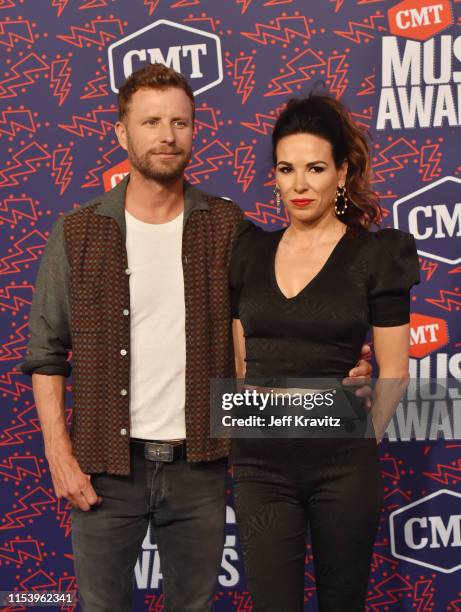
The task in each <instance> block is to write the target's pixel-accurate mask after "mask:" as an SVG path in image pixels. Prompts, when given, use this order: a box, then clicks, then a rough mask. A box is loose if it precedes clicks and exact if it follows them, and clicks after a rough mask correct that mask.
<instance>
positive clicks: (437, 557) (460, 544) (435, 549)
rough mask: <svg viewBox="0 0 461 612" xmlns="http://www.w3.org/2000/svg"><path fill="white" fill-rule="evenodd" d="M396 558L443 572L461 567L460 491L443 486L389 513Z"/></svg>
mask: <svg viewBox="0 0 461 612" xmlns="http://www.w3.org/2000/svg"><path fill="white" fill-rule="evenodd" d="M389 528H390V536H391V551H392V554H393V555H394V557H396V558H397V559H403V560H404V561H410V562H411V563H415V564H416V565H422V566H423V567H429V568H430V569H435V570H438V571H439V572H443V573H444V574H451V573H453V572H456V571H457V570H459V569H461V493H456V492H455V491H449V490H448V489H442V490H440V491H437V492H436V493H432V494H431V495H427V496H426V497H423V498H422V499H420V500H418V501H416V502H413V503H412V504H408V506H404V507H403V508H400V509H399V510H395V511H394V512H392V513H391V514H390V516H389Z"/></svg>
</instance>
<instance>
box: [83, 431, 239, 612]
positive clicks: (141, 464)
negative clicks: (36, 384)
mask: <svg viewBox="0 0 461 612" xmlns="http://www.w3.org/2000/svg"><path fill="white" fill-rule="evenodd" d="M131 461H132V471H131V475H130V476H110V475H107V474H96V475H94V476H93V477H92V479H91V480H92V483H93V486H94V488H95V490H96V492H97V493H98V494H99V495H100V496H101V497H102V498H103V502H102V504H101V505H100V506H97V507H93V509H91V510H90V511H88V512H84V511H82V510H79V509H74V510H73V513H72V545H73V552H74V563H75V570H76V576H77V583H78V588H79V594H80V602H81V605H82V608H83V610H84V611H85V612H129V611H130V612H131V610H132V595H133V580H134V567H135V564H136V560H137V556H138V553H139V551H140V548H141V544H142V541H143V539H144V537H145V535H146V532H147V528H148V526H149V522H150V523H151V525H152V527H153V530H154V533H155V539H156V543H157V545H158V550H159V554H160V562H161V569H162V574H163V593H164V599H165V605H166V610H167V611H168V612H207V611H209V610H211V609H212V601H213V596H214V593H215V589H216V586H217V578H218V574H219V570H220V567H221V559H222V553H223V546H224V524H225V473H226V467H227V462H226V461H224V460H222V461H215V462H211V463H205V462H204V463H199V464H189V463H187V461H186V460H184V459H178V460H177V461H175V462H173V463H162V462H159V461H149V460H148V459H145V458H144V455H143V445H141V444H138V443H135V442H131Z"/></svg>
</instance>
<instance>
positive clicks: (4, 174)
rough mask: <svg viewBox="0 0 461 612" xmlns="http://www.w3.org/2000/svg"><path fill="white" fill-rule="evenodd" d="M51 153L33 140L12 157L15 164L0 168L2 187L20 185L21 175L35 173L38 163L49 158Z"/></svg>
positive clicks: (0, 185) (0, 184) (0, 183)
mask: <svg viewBox="0 0 461 612" xmlns="http://www.w3.org/2000/svg"><path fill="white" fill-rule="evenodd" d="M49 158H50V154H49V153H48V151H46V149H45V148H44V147H42V146H41V145H39V144H38V143H37V142H35V141H34V142H31V143H29V144H28V145H26V146H25V147H23V148H22V149H21V150H20V151H18V152H17V153H15V154H14V155H13V157H12V160H13V162H14V163H13V164H11V162H10V164H11V165H9V166H8V167H7V168H4V169H3V170H0V187H13V186H16V185H19V181H18V180H17V179H18V178H19V177H24V176H27V175H28V174H33V173H34V172H36V171H37V167H38V166H37V163H38V162H41V161H43V160H45V159H49Z"/></svg>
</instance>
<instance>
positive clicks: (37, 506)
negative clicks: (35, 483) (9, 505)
mask: <svg viewBox="0 0 461 612" xmlns="http://www.w3.org/2000/svg"><path fill="white" fill-rule="evenodd" d="M15 502H16V506H19V507H18V508H17V509H16V510H12V511H11V512H6V513H5V520H4V521H2V524H1V525H0V529H19V528H22V527H25V526H26V521H27V523H28V522H29V519H33V518H36V517H38V516H42V514H43V511H42V508H43V506H50V505H51V504H55V503H56V499H55V498H54V496H53V495H51V494H50V493H48V491H46V490H45V489H44V488H43V487H40V486H39V487H36V488H35V489H32V491H30V492H29V493H27V494H26V495H24V496H23V497H21V498H18V499H16V500H15Z"/></svg>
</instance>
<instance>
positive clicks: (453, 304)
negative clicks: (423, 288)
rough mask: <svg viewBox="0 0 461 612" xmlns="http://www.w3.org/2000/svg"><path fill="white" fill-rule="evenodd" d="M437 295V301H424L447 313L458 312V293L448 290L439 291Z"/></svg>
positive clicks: (459, 304)
mask: <svg viewBox="0 0 461 612" xmlns="http://www.w3.org/2000/svg"><path fill="white" fill-rule="evenodd" d="M439 295H440V298H439V299H436V298H425V301H426V302H429V304H433V305H434V306H437V308H441V309H442V310H445V311H447V312H453V310H460V307H461V294H460V293H459V291H449V290H448V289H440V290H439Z"/></svg>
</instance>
